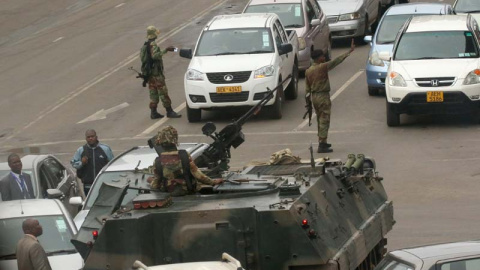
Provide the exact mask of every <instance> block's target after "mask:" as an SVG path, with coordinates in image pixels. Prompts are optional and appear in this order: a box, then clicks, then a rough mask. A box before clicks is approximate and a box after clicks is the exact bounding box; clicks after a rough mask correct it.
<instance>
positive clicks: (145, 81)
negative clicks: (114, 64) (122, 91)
mask: <svg viewBox="0 0 480 270" xmlns="http://www.w3.org/2000/svg"><path fill="white" fill-rule="evenodd" d="M128 70H131V71H133V72H136V73H137V77H135V78H141V79H143V82H142V86H143V87H147V82H148V76H146V75H143V74H142V73H141V72H139V71H138V70H136V69H134V68H133V67H129V68H128Z"/></svg>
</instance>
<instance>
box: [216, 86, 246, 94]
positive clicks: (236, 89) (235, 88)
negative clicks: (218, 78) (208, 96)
mask: <svg viewBox="0 0 480 270" xmlns="http://www.w3.org/2000/svg"><path fill="white" fill-rule="evenodd" d="M239 92H242V87H241V86H220V87H217V93H218V94H223V93H239Z"/></svg>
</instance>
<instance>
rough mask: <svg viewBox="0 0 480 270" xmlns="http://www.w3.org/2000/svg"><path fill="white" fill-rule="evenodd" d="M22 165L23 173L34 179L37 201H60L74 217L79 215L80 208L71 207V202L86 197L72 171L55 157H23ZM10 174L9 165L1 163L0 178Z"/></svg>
mask: <svg viewBox="0 0 480 270" xmlns="http://www.w3.org/2000/svg"><path fill="white" fill-rule="evenodd" d="M22 164H23V169H22V172H25V173H28V174H29V175H30V176H31V177H32V185H33V192H34V194H35V198H36V199H60V200H61V201H62V202H63V204H64V205H65V207H66V208H67V209H68V211H69V212H70V214H71V215H72V216H75V215H76V214H77V212H78V206H76V205H71V204H70V203H69V200H70V199H71V198H75V197H76V200H77V201H81V200H82V197H84V195H83V194H82V192H81V189H80V188H79V181H78V179H77V176H76V174H75V173H74V172H73V171H72V170H71V169H69V168H67V167H66V166H65V165H63V164H62V163H61V162H60V160H58V159H57V158H56V157H55V156H53V155H26V156H24V157H22ZM9 172H10V168H9V167H8V163H7V162H2V163H0V178H3V177H4V176H5V175H6V174H7V173H9ZM47 191H48V192H47Z"/></svg>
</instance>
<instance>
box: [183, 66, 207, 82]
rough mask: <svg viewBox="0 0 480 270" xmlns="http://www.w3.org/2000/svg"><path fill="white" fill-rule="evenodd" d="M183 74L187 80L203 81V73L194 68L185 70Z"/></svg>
mask: <svg viewBox="0 0 480 270" xmlns="http://www.w3.org/2000/svg"><path fill="white" fill-rule="evenodd" d="M185 76H186V78H187V80H189V81H203V73H202V72H200V71H198V70H195V69H189V70H187V73H186V74H185Z"/></svg>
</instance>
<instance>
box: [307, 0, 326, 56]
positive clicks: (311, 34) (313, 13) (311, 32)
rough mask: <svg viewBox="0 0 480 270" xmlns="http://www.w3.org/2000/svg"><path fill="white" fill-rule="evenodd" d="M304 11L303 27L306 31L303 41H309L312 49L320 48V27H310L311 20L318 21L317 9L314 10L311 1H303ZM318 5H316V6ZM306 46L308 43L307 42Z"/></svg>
mask: <svg viewBox="0 0 480 270" xmlns="http://www.w3.org/2000/svg"><path fill="white" fill-rule="evenodd" d="M304 4H305V5H304V9H305V20H307V21H306V24H305V27H306V29H307V34H306V35H305V36H304V37H305V39H310V40H311V41H312V44H313V47H314V48H317V49H319V48H322V47H321V42H322V41H321V39H322V33H321V31H322V28H321V27H320V25H312V20H315V19H320V18H319V17H318V16H319V12H318V9H316V8H315V6H314V5H312V1H310V0H305V2H304ZM317 5H318V4H317ZM307 46H308V42H307Z"/></svg>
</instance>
